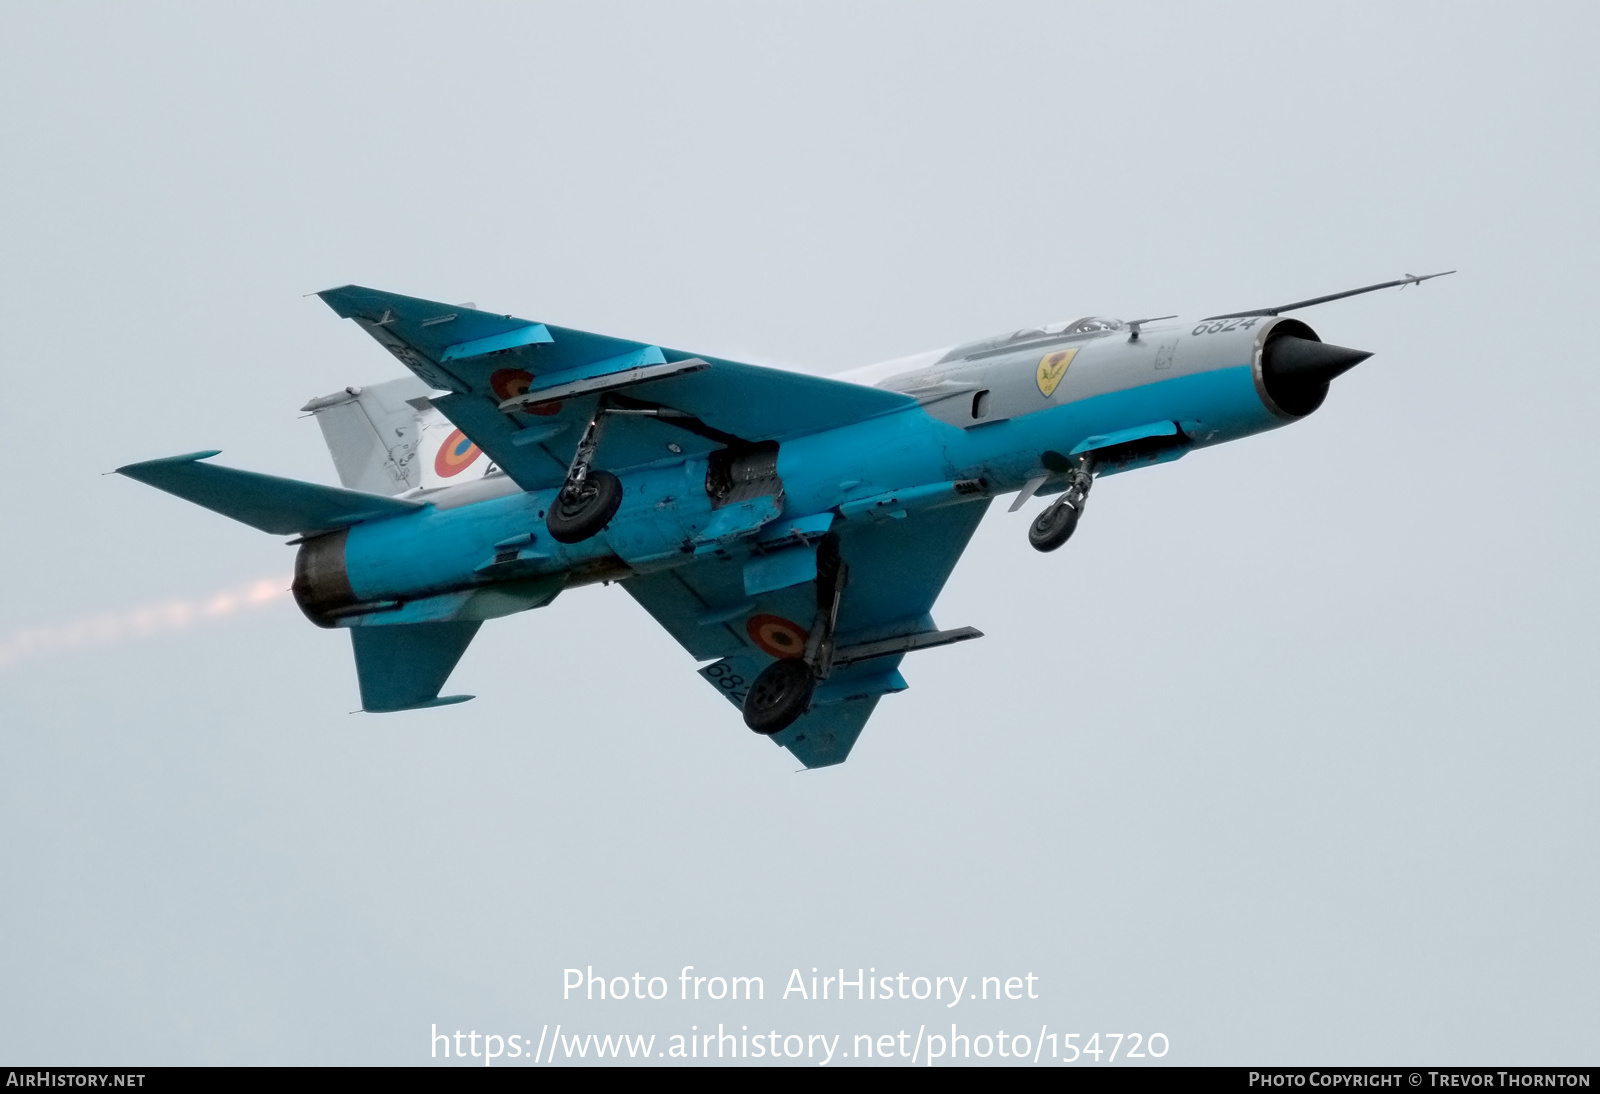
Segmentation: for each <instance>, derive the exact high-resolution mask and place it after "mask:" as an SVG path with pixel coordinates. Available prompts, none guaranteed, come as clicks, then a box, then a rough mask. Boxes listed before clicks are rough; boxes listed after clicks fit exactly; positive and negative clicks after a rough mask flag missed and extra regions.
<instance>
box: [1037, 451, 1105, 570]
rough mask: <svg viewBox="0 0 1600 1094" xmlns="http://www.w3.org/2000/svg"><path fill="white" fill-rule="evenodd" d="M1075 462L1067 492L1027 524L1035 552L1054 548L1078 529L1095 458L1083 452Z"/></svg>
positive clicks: (1092, 478)
mask: <svg viewBox="0 0 1600 1094" xmlns="http://www.w3.org/2000/svg"><path fill="white" fill-rule="evenodd" d="M1077 462H1078V465H1077V467H1076V468H1075V469H1074V470H1073V472H1072V484H1071V485H1070V486H1068V487H1067V489H1066V492H1065V493H1063V494H1062V495H1061V497H1060V498H1059V499H1057V500H1056V502H1055V503H1054V504H1053V505H1051V506H1050V507H1049V508H1048V509H1046V510H1045V511H1044V512H1042V513H1040V514H1039V515H1038V517H1036V518H1035V519H1034V521H1033V523H1032V524H1030V525H1029V526H1028V542H1029V543H1030V544H1032V545H1033V549H1034V550H1036V551H1054V550H1055V549H1056V548H1057V547H1060V546H1061V545H1062V544H1063V543H1065V542H1067V540H1069V539H1071V538H1072V533H1073V532H1075V531H1077V528H1078V518H1079V517H1081V516H1082V515H1083V507H1084V504H1085V503H1086V502H1087V501H1088V500H1089V488H1090V487H1091V486H1093V485H1094V461H1093V459H1092V458H1091V457H1090V456H1089V454H1088V453H1084V454H1083V455H1081V456H1079V457H1078V461H1077Z"/></svg>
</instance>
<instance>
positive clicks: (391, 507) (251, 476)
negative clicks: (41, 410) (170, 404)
mask: <svg viewBox="0 0 1600 1094" xmlns="http://www.w3.org/2000/svg"><path fill="white" fill-rule="evenodd" d="M215 455H217V453H216V452H215V451H211V452H190V453H189V454H187V455H184V456H169V457H167V458H166V459H162V460H147V461H145V462H144V463H131V464H129V465H128V466H126V467H119V468H117V474H119V475H126V476H128V478H130V479H137V480H138V481H139V482H142V483H145V484H146V485H148V486H154V487H155V488H156V489H157V490H165V491H166V492H167V493H169V494H176V495H177V496H178V497H180V498H183V499H184V500H185V501H192V502H194V503H195V504H196V505H201V506H204V507H205V508H207V509H210V510H211V511H212V512H214V513H221V514H222V515H223V516H225V517H232V518H233V519H234V520H237V521H241V522H243V523H245V524H248V525H250V526H251V527H252V528H259V529H261V530H262V531H263V532H271V533H273V534H274V535H289V534H292V533H299V534H301V535H309V534H311V533H315V532H331V531H333V530H334V529H337V528H346V527H349V526H350V525H352V524H359V523H360V522H362V521H364V520H372V519H374V518H376V517H387V516H395V515H398V514H400V513H409V512H412V511H413V510H416V509H420V508H422V503H421V502H415V501H402V500H401V499H399V498H390V497H384V496H383V495H381V494H363V493H361V492H360V491H357V490H341V489H339V488H338V487H335V486H319V485H317V484H316V483H312V482H301V481H299V480H298V479H280V478H278V477H277V476H276V475H262V474H259V473H257V472H255V471H240V470H238V469H236V468H232V467H217V466H216V465H215V464H209V463H202V462H201V461H202V460H206V459H209V458H210V457H212V456H215Z"/></svg>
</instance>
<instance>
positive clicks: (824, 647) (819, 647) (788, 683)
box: [744, 535, 850, 737]
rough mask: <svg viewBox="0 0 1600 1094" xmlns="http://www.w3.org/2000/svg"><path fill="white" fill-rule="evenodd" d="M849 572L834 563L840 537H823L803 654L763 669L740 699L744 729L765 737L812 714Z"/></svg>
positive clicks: (826, 670) (828, 664)
mask: <svg viewBox="0 0 1600 1094" xmlns="http://www.w3.org/2000/svg"><path fill="white" fill-rule="evenodd" d="M849 571H850V568H849V567H848V566H846V565H845V562H844V559H842V558H840V557H839V537H838V536H837V535H830V536H826V537H824V538H823V540H822V542H821V543H819V544H817V614H816V616H815V617H814V618H813V619H812V622H811V632H810V634H808V635H807V636H806V648H805V651H804V652H803V653H802V654H801V655H800V656H799V657H785V658H784V659H783V660H781V661H774V662H773V663H772V664H770V665H768V666H767V667H766V668H765V669H762V670H761V675H760V676H757V677H756V680H755V683H753V684H751V685H750V691H749V693H748V694H747V695H746V696H745V700H744V724H745V725H747V726H749V727H750V728H751V729H753V730H755V731H756V732H757V733H762V734H765V735H767V736H769V737H770V736H771V735H772V734H774V733H777V732H779V731H781V730H784V729H787V728H789V727H790V726H791V725H793V724H794V722H795V720H796V719H797V718H799V717H800V716H801V715H802V714H804V713H805V712H806V711H807V710H809V709H810V708H811V697H812V696H813V695H814V694H815V693H816V690H817V685H818V684H820V683H821V682H822V681H824V680H826V679H827V678H828V674H829V673H830V672H832V671H833V649H834V641H833V634H834V630H835V628H836V627H837V626H838V623H839V600H840V598H841V597H842V596H843V595H844V586H845V581H846V580H847V579H848V577H849Z"/></svg>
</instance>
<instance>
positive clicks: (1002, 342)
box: [938, 315, 1128, 364]
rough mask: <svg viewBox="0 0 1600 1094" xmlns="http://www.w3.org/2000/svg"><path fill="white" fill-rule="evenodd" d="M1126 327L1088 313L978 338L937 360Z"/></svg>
mask: <svg viewBox="0 0 1600 1094" xmlns="http://www.w3.org/2000/svg"><path fill="white" fill-rule="evenodd" d="M1127 329H1128V325H1127V324H1126V323H1124V322H1123V321H1122V320H1120V319H1111V318H1108V317H1106V316H1103V315H1091V316H1087V317H1085V318H1083V319H1073V320H1070V321H1068V322H1065V323H1046V324H1045V325H1044V326H1042V327H1026V328H1024V329H1023V330H1019V331H1013V332H1011V333H1010V334H1001V335H996V336H994V337H992V338H982V339H979V340H978V341H976V342H967V343H965V344H964V345H960V346H957V347H956V348H955V349H953V350H951V351H950V352H949V353H947V354H945V355H944V356H943V357H941V358H940V359H939V362H938V363H939V364H944V363H945V362H946V361H961V360H965V359H970V358H973V357H992V356H996V355H998V354H1001V353H1010V352H1011V351H1013V350H1018V349H1026V348H1027V347H1029V346H1031V345H1035V344H1043V343H1048V342H1065V341H1069V340H1071V339H1074V338H1087V337H1090V336H1092V335H1096V334H1105V333H1108V332H1110V331H1119V330H1127Z"/></svg>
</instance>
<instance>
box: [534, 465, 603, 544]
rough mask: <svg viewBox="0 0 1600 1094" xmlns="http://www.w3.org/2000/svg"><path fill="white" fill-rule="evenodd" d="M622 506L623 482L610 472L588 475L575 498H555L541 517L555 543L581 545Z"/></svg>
mask: <svg viewBox="0 0 1600 1094" xmlns="http://www.w3.org/2000/svg"><path fill="white" fill-rule="evenodd" d="M621 504H622V480H620V479H618V478H617V477H616V476H615V475H613V474H612V473H611V472H609V471H591V472H589V474H588V476H587V477H585V478H584V480H583V486H582V487H581V488H580V489H579V491H578V496H577V498H575V499H573V500H570V501H569V500H568V499H567V498H566V497H565V496H564V495H558V496H557V497H556V499H555V501H553V502H551V503H550V511H549V512H547V513H546V514H545V516H544V526H545V527H546V528H548V529H549V530H550V538H551V539H553V540H555V541H556V542H557V543H582V542H583V541H584V540H586V539H588V538H589V537H590V536H592V535H594V534H595V533H596V532H598V531H600V529H602V528H604V527H605V526H606V525H607V524H610V523H611V518H612V517H614V516H616V515H617V506H619V505H621Z"/></svg>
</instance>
